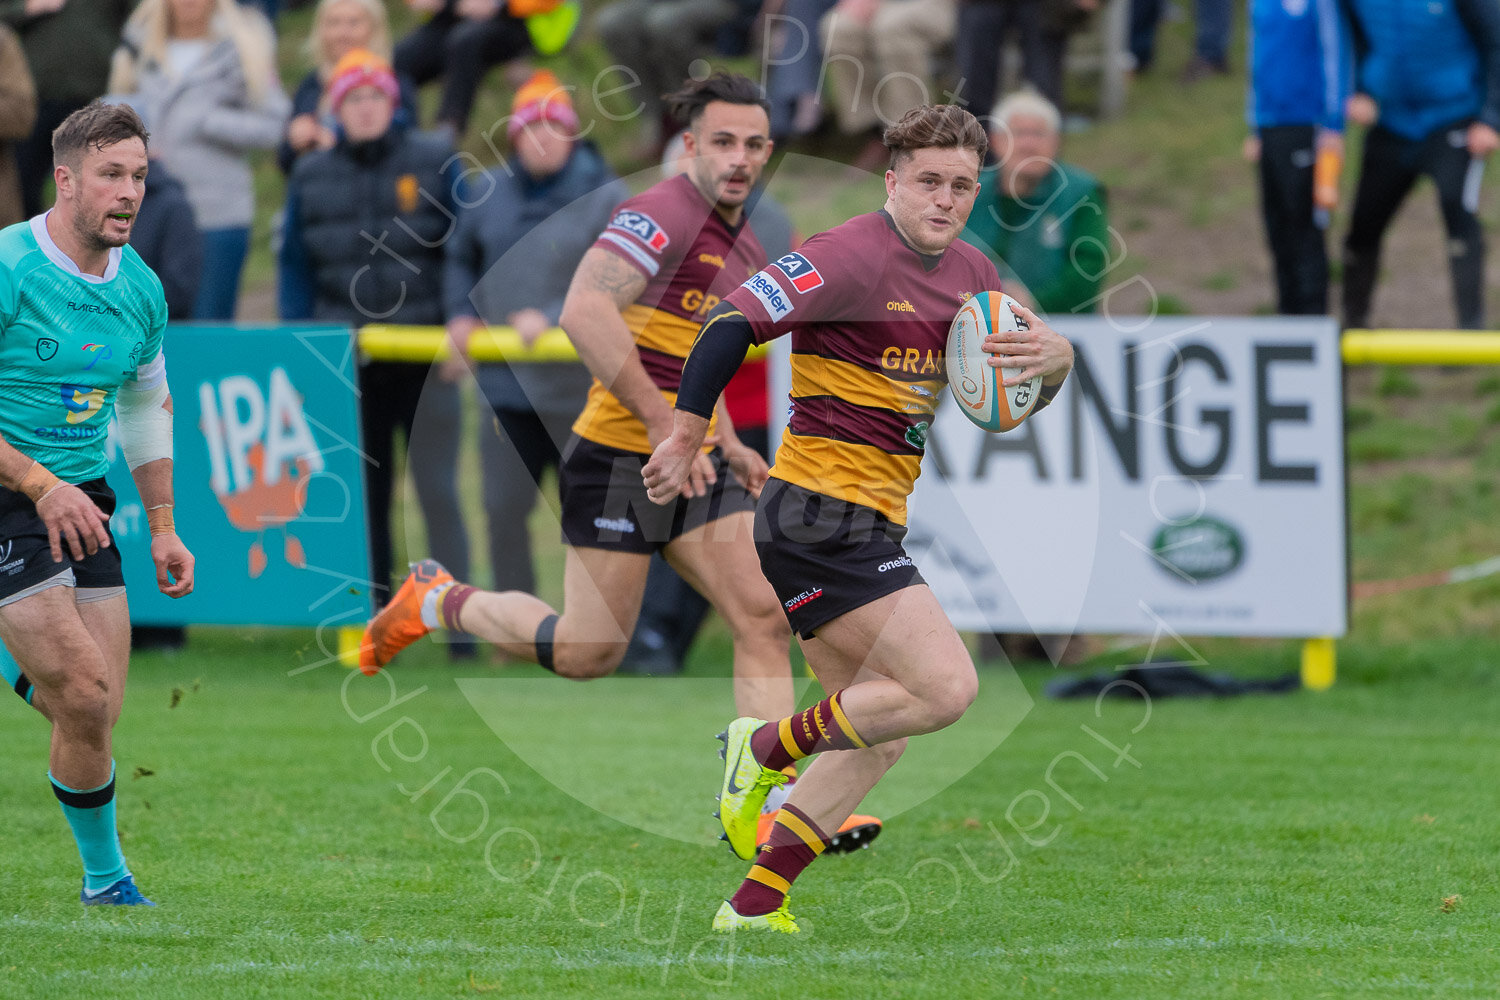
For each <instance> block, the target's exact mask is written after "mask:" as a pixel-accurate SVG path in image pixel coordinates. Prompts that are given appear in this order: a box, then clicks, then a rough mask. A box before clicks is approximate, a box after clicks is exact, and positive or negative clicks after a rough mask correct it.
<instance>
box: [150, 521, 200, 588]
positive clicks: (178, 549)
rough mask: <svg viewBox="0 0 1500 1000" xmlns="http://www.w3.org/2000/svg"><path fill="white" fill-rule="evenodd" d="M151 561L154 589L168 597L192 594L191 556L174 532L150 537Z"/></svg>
mask: <svg viewBox="0 0 1500 1000" xmlns="http://www.w3.org/2000/svg"><path fill="white" fill-rule="evenodd" d="M151 561H152V562H153V563H155V564H156V587H157V589H158V590H160V591H161V592H162V593H163V594H166V595H167V596H168V597H186V596H187V595H188V594H191V593H192V592H193V565H194V563H195V562H196V560H194V559H193V554H192V553H191V552H189V551H188V550H187V546H186V545H183V544H182V539H180V538H178V537H177V535H176V533H175V532H168V533H166V534H164V535H152V536H151Z"/></svg>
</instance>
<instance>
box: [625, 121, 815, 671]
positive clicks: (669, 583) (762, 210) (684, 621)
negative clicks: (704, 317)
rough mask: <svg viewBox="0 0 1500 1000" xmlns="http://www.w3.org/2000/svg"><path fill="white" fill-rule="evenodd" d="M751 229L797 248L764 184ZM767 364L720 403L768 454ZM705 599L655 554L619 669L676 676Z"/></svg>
mask: <svg viewBox="0 0 1500 1000" xmlns="http://www.w3.org/2000/svg"><path fill="white" fill-rule="evenodd" d="M686 150H687V143H686V141H685V139H684V138H683V136H682V134H680V133H679V134H678V135H676V136H675V137H673V139H672V140H671V141H670V142H668V143H667V149H666V152H665V153H663V154H662V165H661V169H662V176H663V177H675V176H676V175H677V174H680V173H685V172H687V170H688V169H689V166H690V164H689V160H688V158H687V155H686ZM745 211H746V215H747V217H748V218H749V219H750V227H751V229H753V230H754V231H755V234H756V236H757V237H759V238H760V245H761V246H762V247H764V248H765V250H766V257H767V259H769V260H776V259H777V258H779V257H782V256H784V255H785V254H787V253H789V252H790V251H792V250H794V249H796V247H797V245H798V244H799V243H801V242H802V238H801V237H800V236H798V235H797V233H796V231H795V229H794V228H793V226H792V220H791V218H790V217H789V216H788V215H787V214H786V210H785V209H784V208H782V207H781V205H780V204H779V203H778V202H777V201H776V200H775V199H774V198H772V197H771V196H770V195H768V194H766V191H765V188H764V187H757V188H756V189H755V190H754V191H753V192H751V196H750V198H749V199H748V200H747V201H746V202H745ZM769 379H770V362H769V361H768V360H767V359H766V358H764V357H760V358H753V359H747V360H746V361H745V362H744V363H743V364H742V365H740V368H739V371H737V372H735V374H734V378H732V379H730V380H729V386H728V388H726V389H725V390H724V407H725V409H727V410H728V411H729V419H730V420H731V421H733V423H734V432H735V435H736V436H737V437H739V439H740V442H741V443H742V444H745V445H748V446H749V447H751V448H754V449H755V450H756V451H758V452H760V454H761V456H762V457H763V458H765V459H766V460H767V461H769V460H770V458H771V452H772V448H771V438H770V422H771V398H770V383H769ZM708 609H709V603H708V601H706V600H704V599H703V596H702V595H701V594H699V593H698V592H697V591H696V590H694V589H693V587H692V585H691V584H689V583H688V582H687V581H686V580H684V579H683V578H682V577H681V576H679V575H678V574H677V571H676V570H674V569H673V568H672V567H671V565H670V564H668V562H667V561H666V560H665V559H663V558H662V557H661V554H660V553H658V554H656V555H653V556H652V557H651V571H650V573H649V574H648V575H647V577H646V596H645V598H644V599H643V600H642V601H641V614H640V617H639V618H637V619H636V623H635V632H634V634H632V635H631V637H630V646H629V647H628V648H627V649H626V650H625V658H624V659H623V660H621V661H620V672H621V673H626V674H680V673H682V670H683V667H684V666H685V665H686V663H687V655H688V651H689V650H690V649H692V646H693V640H694V639H696V638H697V636H698V630H699V629H701V628H702V627H703V620H704V619H705V618H706V617H707V616H708Z"/></svg>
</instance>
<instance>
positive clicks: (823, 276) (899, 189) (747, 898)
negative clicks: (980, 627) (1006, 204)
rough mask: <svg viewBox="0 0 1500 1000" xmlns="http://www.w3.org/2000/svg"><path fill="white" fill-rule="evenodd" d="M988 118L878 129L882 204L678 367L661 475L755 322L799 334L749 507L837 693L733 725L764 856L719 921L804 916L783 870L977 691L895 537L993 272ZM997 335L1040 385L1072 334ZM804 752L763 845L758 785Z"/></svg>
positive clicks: (762, 279)
mask: <svg viewBox="0 0 1500 1000" xmlns="http://www.w3.org/2000/svg"><path fill="white" fill-rule="evenodd" d="M985 144H986V137H985V133H984V129H983V128H982V127H981V126H980V125H979V123H978V121H976V120H975V118H974V116H973V115H971V114H969V113H968V112H967V111H964V110H963V109H961V108H958V107H955V106H951V105H938V106H929V107H923V108H918V109H916V110H913V111H911V112H909V113H908V114H907V115H906V116H905V117H903V118H902V119H901V121H900V122H898V123H897V124H895V125H893V126H891V127H890V128H889V129H887V130H886V133H885V145H886V147H887V148H888V149H890V151H891V168H890V169H889V170H887V171H886V175H885V188H886V203H885V207H884V208H883V209H882V210H881V211H879V212H872V213H870V214H868V215H861V216H857V217H855V218H854V219H851V220H850V221H849V222H846V223H844V224H843V225H842V226H839V227H837V228H835V229H832V230H829V231H828V232H826V233H822V234H820V235H818V236H815V237H813V238H812V239H810V240H808V241H807V242H806V243H804V244H803V245H802V246H801V247H800V248H799V250H798V252H796V253H792V254H788V255H786V256H785V257H782V258H780V259H779V260H777V261H776V262H775V263H773V264H772V265H770V266H768V267H767V268H765V269H764V270H762V271H760V272H759V273H758V274H755V275H754V276H752V277H751V278H750V280H749V281H747V282H745V284H744V285H742V286H741V287H740V288H738V289H736V290H735V291H734V292H732V293H731V294H730V295H729V296H728V297H727V298H726V299H725V300H724V302H723V303H721V304H720V305H719V306H718V307H717V308H716V309H715V310H714V311H713V312H712V313H711V314H710V316H709V317H708V320H707V322H706V323H705V324H704V326H703V329H702V331H701V332H700V333H699V336H698V339H697V341H696V342H695V343H694V346H693V350H692V353H691V354H690V355H689V356H688V360H687V363H686V365H685V367H684V369H683V372H682V379H681V385H680V388H679V391H678V396H677V402H676V413H675V415H674V429H673V431H672V435H671V437H670V438H668V439H667V440H665V441H663V442H662V443H661V444H660V445H658V446H657V448H656V450H655V452H654V454H653V455H652V458H651V461H650V462H648V463H647V464H646V467H645V469H644V473H643V475H644V482H645V484H646V487H647V492H648V496H650V498H651V499H652V500H653V501H654V502H657V503H672V502H675V501H674V498H675V497H677V496H678V495H679V492H680V491H682V490H683V489H684V487H685V486H686V487H687V488H689V489H690V488H691V472H692V467H693V463H694V462H695V461H696V458H695V456H696V455H697V454H698V450H699V447H700V443H701V442H702V440H703V438H704V435H705V433H707V431H708V418H709V416H710V415H711V414H712V411H713V407H714V404H715V401H716V400H717V399H718V397H719V394H720V392H722V391H723V387H724V385H725V383H727V382H728V381H729V378H730V377H731V376H732V375H733V373H734V371H735V369H736V368H737V367H738V365H739V363H740V361H741V360H743V358H744V355H745V351H746V350H747V349H748V348H749V347H750V345H751V344H752V343H764V342H765V341H767V340H770V339H772V338H774V337H778V336H781V335H782V334H784V333H787V332H790V333H791V334H792V414H791V419H790V422H789V424H788V426H787V429H786V433H785V434H784V435H783V437H782V440H781V446H780V448H779V450H778V451H777V453H776V464H775V466H774V467H773V468H772V469H771V472H770V478H769V479H768V481H767V483H766V485H765V488H764V489H763V490H762V491H761V495H760V499H759V502H758V504H757V506H756V523H755V539H756V548H757V549H758V551H759V553H760V561H761V567H762V569H763V570H764V571H765V574H766V577H767V578H768V579H769V580H770V581H771V585H772V586H773V587H774V588H775V590H776V596H777V598H778V599H779V600H780V601H781V603H782V607H783V609H784V611H785V613H786V616H787V619H788V620H789V621H790V623H791V626H792V628H793V630H795V631H796V632H797V634H798V636H799V637H800V639H801V642H802V649H803V652H804V653H805V654H806V655H807V660H808V663H809V664H810V665H811V666H812V669H813V671H814V673H815V674H816V675H817V677H818V680H819V682H820V683H822V685H823V688H824V689H825V690H826V691H829V692H831V694H830V695H829V696H828V697H827V698H826V699H824V700H823V701H821V702H819V703H818V704H817V705H814V706H813V707H812V708H809V709H807V710H805V711H803V712H798V713H795V714H790V715H787V716H785V717H782V718H780V720H779V721H776V722H765V721H762V720H761V719H759V718H739V719H736V720H735V721H734V722H733V723H732V724H731V725H730V727H729V729H728V731H727V733H726V734H724V737H723V738H724V739H725V741H726V747H725V749H726V754H725V768H724V781H723V786H722V789H721V794H720V807H719V809H720V811H719V817H720V820H721V822H722V823H723V825H724V830H725V834H726V835H727V838H728V840H729V842H730V846H731V847H732V848H734V850H735V853H736V854H738V855H739V856H740V857H742V858H744V859H746V860H749V859H751V858H752V857H753V858H754V859H755V864H754V866H753V867H752V868H751V869H750V873H749V875H748V876H747V877H746V879H745V881H744V883H743V884H742V885H741V886H740V889H739V891H738V892H736V893H735V895H734V897H733V899H730V900H726V901H725V903H724V905H723V906H722V907H720V909H719V912H718V914H717V915H716V916H715V918H714V923H713V926H714V929H715V930H720V931H733V930H737V929H740V928H747V929H767V930H774V931H784V932H795V931H796V930H797V925H796V923H795V921H794V920H793V919H792V917H791V914H790V913H789V912H788V911H787V905H786V894H787V892H788V891H789V889H790V887H791V882H792V880H793V879H795V878H796V877H797V875H798V874H800V873H801V871H802V870H803V869H804V868H806V867H807V866H808V865H809V864H810V863H811V862H812V861H813V860H814V859H815V858H816V857H817V856H818V855H819V854H821V853H822V852H823V851H824V850H825V849H826V847H827V845H828V843H829V838H828V836H827V835H826V834H825V832H824V831H827V830H837V829H838V828H839V825H840V824H841V823H842V822H843V821H844V820H845V818H846V817H848V816H849V814H850V813H851V812H853V810H854V808H855V807H856V806H857V805H858V804H859V803H860V801H861V800H862V799H863V798H864V796H865V794H866V793H867V792H868V791H869V790H870V788H871V787H873V786H874V784H875V782H876V781H878V780H879V779H880V777H881V775H883V774H884V773H885V772H886V771H887V770H888V769H889V768H890V767H891V765H892V764H894V763H895V762H896V759H897V758H898V757H900V756H901V752H902V750H903V749H904V748H905V746H906V739H907V737H910V736H916V735H919V734H922V733H929V732H933V731H935V730H938V729H942V728H944V727H945V726H949V725H951V724H952V723H954V722H955V721H957V720H958V718H959V717H960V716H961V715H963V713H964V710H965V709H967V708H968V706H969V704H970V703H971V702H972V701H973V699H974V695H975V693H976V689H977V683H978V682H977V678H976V676H975V672H974V665H973V662H972V661H971V660H970V658H969V653H968V650H967V648H966V647H965V646H964V644H963V641H962V640H961V639H960V638H959V636H958V633H957V632H956V631H955V630H954V628H953V625H952V623H950V622H949V621H948V619H947V616H946V615H944V613H943V610H942V608H941V607H940V606H939V605H938V603H937V599H936V598H935V597H934V596H933V594H932V591H931V590H930V589H929V588H928V587H927V585H926V584H925V583H924V582H923V580H922V577H921V574H920V573H918V571H917V568H916V566H915V565H913V563H912V560H911V558H910V557H909V556H908V555H907V554H906V552H905V550H904V549H903V548H902V545H901V543H902V539H903V538H904V537H905V534H906V499H907V497H908V495H910V493H911V490H912V487H913V485H914V484H915V480H916V477H917V475H918V472H919V471H920V463H921V458H922V453H923V449H924V447H925V445H926V441H927V432H928V428H929V427H930V425H931V420H932V415H933V410H934V407H935V406H936V403H937V400H938V394H939V392H940V391H941V389H942V387H943V386H944V384H945V383H946V373H945V368H944V362H943V349H944V346H945V343H946V339H947V332H948V326H949V323H950V322H951V321H952V319H953V316H954V314H955V313H956V312H957V311H958V308H959V306H960V305H962V303H963V302H964V301H965V300H966V299H967V298H968V297H969V296H971V295H974V294H977V293H979V292H982V291H986V290H998V289H999V287H1000V278H999V275H998V274H997V273H996V271H995V267H994V265H993V264H992V263H990V261H989V260H988V259H987V258H986V257H985V256H984V254H983V253H981V252H980V251H979V250H977V249H975V248H974V247H972V246H970V245H968V244H967V243H964V242H962V241H958V235H959V233H960V232H961V231H962V230H963V228H964V224H965V223H966V222H967V221H968V217H969V212H970V211H971V210H972V208H973V206H974V198H975V195H977V194H978V190H979V166H980V162H981V159H982V158H983V156H984V151H985ZM1019 315H1021V317H1022V318H1023V319H1025V320H1026V322H1027V324H1028V326H1029V329H1027V330H1022V331H1017V332H1014V333H1006V334H992V335H991V336H990V338H988V339H987V342H986V344H985V350H986V351H987V352H989V353H991V354H992V355H994V357H993V358H992V360H991V364H995V365H997V366H998V365H1001V364H1003V365H1004V366H1005V367H1007V368H1016V369H1019V371H1018V372H1017V373H1015V374H1013V375H1011V376H1009V377H1007V378H1006V380H1005V381H1006V383H1007V384H1015V383H1016V382H1018V381H1021V380H1024V379H1027V378H1031V377H1032V376H1036V375H1040V376H1042V383H1043V389H1042V393H1041V397H1042V400H1041V402H1040V403H1039V404H1038V406H1042V405H1045V404H1046V403H1047V402H1050V401H1051V399H1052V398H1053V397H1054V396H1055V395H1056V394H1057V392H1058V390H1059V389H1060V388H1061V386H1062V383H1063V380H1064V379H1065V378H1066V377H1067V374H1068V372H1069V371H1070V370H1071V369H1072V365H1073V349H1072V346H1071V345H1070V344H1069V343H1068V341H1067V340H1066V339H1064V338H1063V337H1061V336H1059V335H1058V334H1057V333H1056V332H1055V331H1053V330H1052V329H1051V328H1050V327H1048V326H1047V325H1046V324H1045V323H1044V322H1042V320H1041V319H1039V318H1038V317H1037V316H1036V315H1035V314H1034V313H1032V312H1031V311H1030V310H1027V309H1024V308H1023V309H1020V310H1019ZM811 754H822V756H821V757H819V758H818V760H817V762H816V763H815V764H813V765H812V766H810V767H808V768H807V769H806V770H805V772H804V774H803V776H802V778H801V779H800V780H799V781H798V782H797V784H796V786H795V787H794V788H793V789H792V792H791V795H790V796H789V798H788V799H787V802H786V804H785V805H784V806H783V807H782V810H781V813H780V815H779V817H778V820H777V823H776V826H775V827H774V829H773V831H772V834H771V837H770V840H769V843H768V844H767V845H766V847H765V849H763V850H761V851H760V852H759V853H758V854H757V853H756V838H755V835H754V829H755V822H756V819H757V817H758V815H759V812H760V803H761V800H762V799H763V798H764V796H765V795H766V793H767V791H768V790H769V789H770V788H771V787H774V786H775V785H776V784H778V783H779V776H780V773H781V769H782V768H784V767H786V766H787V765H788V764H790V763H792V762H793V761H797V760H800V759H802V758H804V757H807V756H809V755H811Z"/></svg>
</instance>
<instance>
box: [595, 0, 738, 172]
mask: <svg viewBox="0 0 1500 1000" xmlns="http://www.w3.org/2000/svg"><path fill="white" fill-rule="evenodd" d="M736 9H737V6H736V0H613V2H611V3H609V4H607V5H605V6H604V7H603V8H601V9H600V11H599V13H598V14H597V15H595V18H594V29H595V31H597V32H598V34H599V38H600V40H601V41H602V42H603V43H604V47H605V48H606V49H608V50H609V54H610V56H611V58H613V59H614V60H615V61H616V62H618V63H621V64H622V65H624V66H628V67H629V68H630V69H631V70H633V71H634V72H635V74H636V75H637V76H639V77H640V80H641V85H640V86H639V87H635V88H631V90H630V91H629V96H630V98H631V100H633V101H639V104H640V107H641V111H640V116H639V127H638V129H637V131H638V133H639V134H640V136H641V146H640V148H639V149H637V150H635V151H634V157H635V158H636V159H642V160H653V159H655V158H656V157H658V156H659V155H660V154H661V151H662V148H663V146H664V144H665V141H666V139H667V137H668V136H669V135H670V134H671V133H672V131H673V129H674V128H681V127H682V126H683V125H684V124H685V123H683V122H669V121H667V117H668V116H667V114H666V110H665V106H664V105H663V103H662V95H663V94H665V93H667V92H668V91H671V90H676V89H677V87H678V86H679V85H680V84H681V83H682V81H683V79H684V78H685V77H687V76H689V75H690V74H689V72H688V67H689V64H690V63H692V61H693V60H694V59H697V58H698V57H700V56H702V55H703V54H704V53H706V52H712V51H713V46H714V41H715V38H716V36H717V34H718V31H719V29H720V27H721V26H723V25H725V24H727V23H728V22H730V21H731V20H732V19H733V18H734V16H735V12H736Z"/></svg>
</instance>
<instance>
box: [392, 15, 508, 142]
mask: <svg viewBox="0 0 1500 1000" xmlns="http://www.w3.org/2000/svg"><path fill="white" fill-rule="evenodd" d="M406 5H407V6H408V7H410V8H411V9H412V10H414V11H416V12H418V13H421V14H430V15H431V16H430V17H429V18H428V19H427V20H426V21H425V22H423V23H422V24H421V25H420V26H418V27H417V28H416V29H415V30H414V31H412V32H411V34H409V35H407V36H406V37H405V38H403V39H401V41H400V42H398V43H397V44H396V72H397V73H398V74H400V75H402V76H406V77H408V78H410V79H411V80H412V81H413V82H414V83H416V84H417V85H418V86H421V85H422V84H425V83H427V82H429V81H431V80H436V79H437V78H439V77H442V80H443V97H442V100H441V102H440V103H439V104H438V110H437V128H438V129H439V130H440V131H444V132H447V133H448V135H449V137H450V139H452V140H454V141H456V140H457V139H458V138H459V137H461V136H462V135H463V134H464V132H465V131H467V130H468V127H469V113H470V112H471V111H473V109H474V95H475V94H476V93H478V91H479V85H480V83H481V82H483V80H484V76H485V74H486V73H487V72H489V70H490V68H491V67H492V66H496V65H499V64H500V63H508V62H511V61H513V60H516V59H519V58H521V57H522V56H525V55H527V54H528V53H530V52H531V51H532V49H531V35H530V34H529V33H528V32H527V30H526V22H525V20H524V19H522V18H520V17H515V16H513V15H512V14H511V12H510V10H509V9H508V6H507V2H506V0H406Z"/></svg>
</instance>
